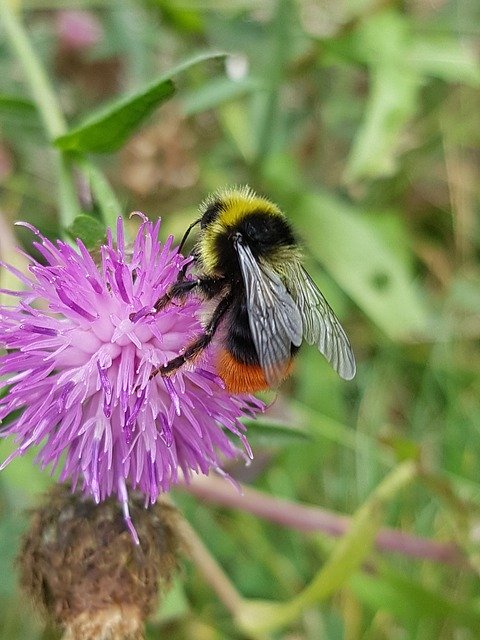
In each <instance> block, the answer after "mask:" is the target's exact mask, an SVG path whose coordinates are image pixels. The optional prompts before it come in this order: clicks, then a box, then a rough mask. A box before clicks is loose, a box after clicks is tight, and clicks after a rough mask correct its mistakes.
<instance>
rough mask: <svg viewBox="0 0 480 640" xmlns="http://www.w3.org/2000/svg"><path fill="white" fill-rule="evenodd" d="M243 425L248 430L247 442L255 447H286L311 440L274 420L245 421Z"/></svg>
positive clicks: (306, 435) (303, 433) (296, 429)
mask: <svg viewBox="0 0 480 640" xmlns="http://www.w3.org/2000/svg"><path fill="white" fill-rule="evenodd" d="M243 424H244V425H245V426H246V427H247V428H248V440H249V442H250V443H251V444H255V445H262V446H269V447H273V446H286V445H289V444H295V443H299V442H308V441H309V440H311V437H310V436H309V434H308V433H306V432H305V431H303V430H301V429H298V428H293V427H291V426H290V425H288V424H282V423H281V422H276V421H274V420H265V419H257V420H252V419H247V420H243Z"/></svg>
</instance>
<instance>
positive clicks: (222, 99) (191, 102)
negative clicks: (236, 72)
mask: <svg viewBox="0 0 480 640" xmlns="http://www.w3.org/2000/svg"><path fill="white" fill-rule="evenodd" d="M260 87H261V83H260V82H259V81H257V80H255V79H253V78H245V79H243V80H238V81H236V80H230V79H229V78H215V79H213V80H211V81H210V82H206V83H205V84H204V85H203V86H202V87H199V88H198V89H195V91H193V92H191V93H188V94H187V95H185V96H184V97H183V99H182V104H183V112H184V113H185V114H186V115H187V116H192V115H195V114H197V113H202V112H203V111H207V110H208V109H214V108H216V107H218V106H219V105H222V104H224V103H226V102H230V101H232V100H235V99H237V98H241V97H243V96H244V95H246V94H248V93H251V92H253V91H255V90H258V89H259V88H260Z"/></svg>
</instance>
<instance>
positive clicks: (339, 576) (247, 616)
mask: <svg viewBox="0 0 480 640" xmlns="http://www.w3.org/2000/svg"><path fill="white" fill-rule="evenodd" d="M417 474H418V470H417V466H416V464H415V463H414V462H412V461H408V462H405V463H403V464H401V465H399V466H398V467H396V468H395V469H394V470H393V471H392V472H391V473H390V474H389V475H388V476H387V477H386V478H385V479H384V480H383V482H381V483H380V485H379V486H378V487H377V488H376V489H375V491H374V492H373V493H372V494H371V496H370V497H369V498H368V499H367V500H366V501H365V502H364V503H363V504H362V506H361V507H360V508H359V509H358V510H357V512H356V513H355V515H354V516H353V518H352V521H351V526H350V529H349V531H348V533H347V534H346V535H345V536H344V537H343V538H342V539H341V540H339V542H338V543H337V544H336V545H335V548H334V550H333V552H332V554H331V556H330V557H329V559H328V560H327V562H326V563H325V564H324V566H323V567H322V568H321V570H320V571H319V572H318V573H317V575H316V576H315V578H314V579H313V580H312V582H311V583H310V584H309V585H308V586H307V587H305V589H304V590H303V591H301V592H300V593H299V594H298V595H297V596H296V597H295V598H293V599H292V600H290V601H289V602H285V603H282V604H280V603H276V602H255V601H246V600H244V601H243V602H242V606H241V608H240V610H239V611H238V613H237V622H238V624H239V626H240V627H241V628H242V629H243V630H244V631H246V632H247V633H252V632H253V633H259V632H261V633H265V632H267V631H268V632H271V631H274V630H275V629H279V628H280V627H283V626H285V625H287V624H290V623H291V622H293V621H294V620H296V619H297V618H298V617H299V616H300V615H301V613H302V612H303V611H304V610H305V609H306V608H308V607H310V606H311V605H312V604H314V603H316V602H319V601H322V600H324V599H325V598H327V597H328V596H330V595H331V594H332V593H333V592H334V591H336V590H338V589H339V588H340V587H341V586H342V585H344V584H345V582H346V581H347V580H348V579H349V577H350V576H351V575H352V574H353V573H354V572H355V571H357V570H358V568H359V567H360V566H361V564H362V562H364V560H365V558H366V557H367V556H368V554H369V553H370V551H371V550H372V548H373V545H374V542H375V537H376V535H377V533H378V530H379V528H380V525H381V523H382V518H383V512H384V508H385V505H386V503H387V502H388V501H389V500H391V499H392V498H393V497H394V496H395V495H396V494H397V493H398V492H399V491H400V490H401V489H403V488H404V487H405V486H406V485H408V484H409V483H410V482H412V481H413V480H414V479H415V477H416V476H417Z"/></svg>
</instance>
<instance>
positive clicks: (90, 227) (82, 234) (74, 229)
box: [66, 215, 106, 249]
mask: <svg viewBox="0 0 480 640" xmlns="http://www.w3.org/2000/svg"><path fill="white" fill-rule="evenodd" d="M66 231H67V233H68V234H69V235H70V237H72V238H73V239H74V240H77V238H78V239H80V240H81V241H82V242H83V244H84V245H85V246H86V247H87V249H95V248H96V247H98V246H99V245H100V244H102V242H104V240H105V237H106V231H105V225H103V224H102V223H101V222H100V221H99V220H97V219H96V218H93V217H92V216H88V215H81V216H77V217H76V218H75V220H74V221H73V223H72V224H71V225H70V226H69V227H67V229H66Z"/></svg>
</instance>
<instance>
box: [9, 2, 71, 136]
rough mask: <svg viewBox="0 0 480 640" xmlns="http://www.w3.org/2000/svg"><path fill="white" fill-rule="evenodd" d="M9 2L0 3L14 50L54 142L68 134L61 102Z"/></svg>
mask: <svg viewBox="0 0 480 640" xmlns="http://www.w3.org/2000/svg"><path fill="white" fill-rule="evenodd" d="M8 4H9V3H8V0H2V2H0V17H1V23H2V25H3V28H4V29H5V33H6V35H7V37H8V39H9V41H10V45H11V47H12V49H13V50H14V51H15V53H16V55H17V57H18V59H19V60H21V62H22V65H23V69H24V71H25V75H26V77H27V80H28V82H29V85H30V89H31V91H32V94H33V97H34V99H35V102H36V105H37V108H38V110H39V112H40V115H41V117H42V120H43V124H44V125H45V129H46V131H47V132H48V136H49V138H50V139H51V140H53V139H54V138H57V137H58V136H61V135H62V134H64V133H65V132H66V130H67V127H66V123H65V119H64V117H63V114H62V112H61V111H60V109H59V108H58V103H57V99H56V97H55V94H54V93H53V91H52V88H51V87H50V83H49V81H48V78H47V76H46V74H45V70H44V68H43V67H42V65H41V64H40V62H39V60H38V57H37V55H36V54H35V51H34V50H33V48H32V45H31V43H30V40H29V38H28V36H27V34H26V32H25V29H24V28H23V26H22V24H21V22H20V20H19V19H18V17H17V15H16V14H15V13H14V11H12V10H11V9H10V8H9V6H8Z"/></svg>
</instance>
